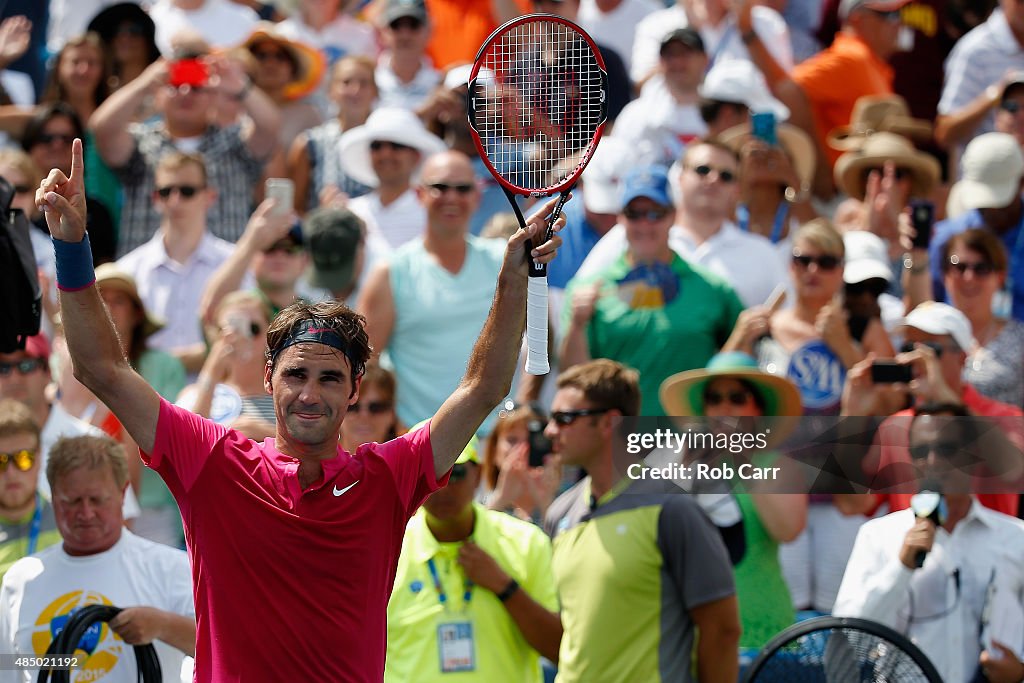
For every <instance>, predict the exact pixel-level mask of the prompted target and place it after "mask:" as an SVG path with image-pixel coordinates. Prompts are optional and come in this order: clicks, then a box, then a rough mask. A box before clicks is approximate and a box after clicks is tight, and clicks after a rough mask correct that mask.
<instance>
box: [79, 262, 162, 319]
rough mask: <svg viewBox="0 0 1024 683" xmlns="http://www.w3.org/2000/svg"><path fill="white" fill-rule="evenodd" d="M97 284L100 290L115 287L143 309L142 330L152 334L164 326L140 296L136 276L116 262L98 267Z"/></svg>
mask: <svg viewBox="0 0 1024 683" xmlns="http://www.w3.org/2000/svg"><path fill="white" fill-rule="evenodd" d="M96 286H97V287H98V288H99V289H100V291H102V290H104V289H114V290H117V291H119V292H124V293H125V294H127V295H128V297H129V298H130V299H131V300H132V302H133V303H134V304H135V306H136V307H137V308H138V309H139V310H140V311H142V332H143V334H144V335H145V336H147V337H148V336H150V335H152V334H155V333H156V332H159V331H160V330H162V329H163V328H164V323H163V322H161V321H160V320H157V319H156V318H154V317H153V316H152V315H151V314H150V313H149V311H147V310H146V305H145V304H143V303H142V297H140V296H139V288H138V287H136V286H135V278H133V277H132V276H131V275H129V274H128V273H126V272H124V271H123V270H121V269H120V268H118V267H117V265H116V264H114V263H104V264H101V265H99V266H97V267H96Z"/></svg>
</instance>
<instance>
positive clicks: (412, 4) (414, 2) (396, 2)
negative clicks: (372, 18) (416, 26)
mask: <svg viewBox="0 0 1024 683" xmlns="http://www.w3.org/2000/svg"><path fill="white" fill-rule="evenodd" d="M382 16H383V18H384V23H385V24H391V23H392V22H395V21H398V20H399V19H403V18H405V17H411V18H413V19H416V20H417V21H419V22H420V23H422V24H425V23H427V6H426V4H425V3H424V2H423V0H388V3H387V4H386V5H385V6H384V12H383V13H382Z"/></svg>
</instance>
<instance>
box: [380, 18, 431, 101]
mask: <svg viewBox="0 0 1024 683" xmlns="http://www.w3.org/2000/svg"><path fill="white" fill-rule="evenodd" d="M378 30H379V31H380V39H381V43H382V45H383V47H384V51H383V52H381V53H380V57H378V58H377V70H376V72H375V73H374V80H376V81H377V91H378V92H379V93H380V94H379V100H380V106H384V107H405V108H406V109H411V110H413V111H416V110H417V109H419V108H420V107H421V106H423V105H424V104H425V103H426V102H427V100H428V98H429V97H430V94H431V93H432V92H433V91H434V88H436V87H437V86H438V85H439V84H440V82H441V74H439V73H438V72H437V69H435V68H434V64H433V62H431V60H430V57H428V56H427V41H429V40H430V19H429V18H428V16H427V7H426V5H425V4H424V3H423V0H388V3H387V5H386V6H385V7H384V11H383V12H381V14H380V17H379V19H378Z"/></svg>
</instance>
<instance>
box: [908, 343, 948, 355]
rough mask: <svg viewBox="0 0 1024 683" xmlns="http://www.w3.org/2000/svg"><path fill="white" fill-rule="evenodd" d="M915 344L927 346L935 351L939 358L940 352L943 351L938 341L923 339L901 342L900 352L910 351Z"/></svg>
mask: <svg viewBox="0 0 1024 683" xmlns="http://www.w3.org/2000/svg"><path fill="white" fill-rule="evenodd" d="M917 346H927V347H928V348H929V349H931V350H932V351H934V352H935V357H936V358H939V357H941V356H942V352H943V351H945V349H946V347H944V346H943V345H942V344H940V343H939V342H933V341H923V342H910V341H908V342H903V346H901V347H900V353H910V352H911V351H913V350H914V349H915V348H916V347H917Z"/></svg>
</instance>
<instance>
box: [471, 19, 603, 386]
mask: <svg viewBox="0 0 1024 683" xmlns="http://www.w3.org/2000/svg"><path fill="white" fill-rule="evenodd" d="M607 89H608V72H607V71H606V69H605V66H604V59H603V58H602V57H601V53H600V52H599V51H598V49H597V46H596V45H595V44H594V41H593V40H592V39H591V38H590V36H588V35H587V34H586V33H585V32H584V31H583V29H581V28H580V27H579V26H577V25H576V24H574V23H572V22H571V21H567V20H565V19H563V18H561V17H556V16H554V15H551V14H528V15H525V16H522V17H518V18H516V19H513V20H512V21H509V22H506V23H505V24H503V25H501V26H499V27H498V28H497V29H496V30H495V31H494V33H492V34H491V35H490V36H489V37H488V38H487V40H486V41H485V42H484V44H483V45H482V46H481V47H480V50H479V52H477V55H476V60H475V62H474V63H473V70H472V71H471V72H470V80H469V102H468V106H467V111H468V113H469V123H470V130H471V134H472V137H473V142H474V143H475V144H476V148H477V151H478V152H479V153H480V158H481V159H483V161H484V163H485V164H486V166H487V170H489V171H490V172H491V175H493V176H494V179H495V180H496V181H497V182H498V184H499V185H501V188H502V190H504V192H505V196H506V197H508V201H509V203H510V204H511V205H512V210H513V211H514V212H515V214H516V218H517V219H519V225H520V226H522V227H524V228H525V227H526V220H525V219H524V218H523V212H522V211H521V210H520V208H519V205H518V203H517V202H516V197H517V196H527V197H548V196H551V195H553V194H555V193H556V192H560V193H561V198H560V199H559V201H558V203H557V204H556V205H555V209H554V211H553V212H552V214H551V216H550V217H548V230H547V235H546V237H545V240H546V239H549V238H550V237H551V226H552V225H554V223H555V220H557V219H558V216H559V214H561V212H562V207H563V206H564V205H565V201H566V200H567V199H568V198H569V193H570V192H571V191H572V188H573V187H574V186H575V185H576V181H577V180H578V179H579V177H580V174H581V173H583V169H584V168H585V167H586V165H587V163H588V162H589V161H590V159H591V158H592V157H593V155H594V150H596V149H597V143H598V141H599V140H600V138H601V132H602V131H603V130H604V124H605V120H606V119H607V106H606V92H607ZM532 248H533V245H531V244H527V255H529V252H530V251H531V250H532ZM547 272H548V271H547V266H546V265H545V264H543V263H535V262H534V261H533V259H532V258H531V259H530V280H529V286H528V289H527V306H526V371H527V372H528V373H530V374H531V375H545V374H547V373H548V371H549V370H550V366H549V364H548V281H547Z"/></svg>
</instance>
